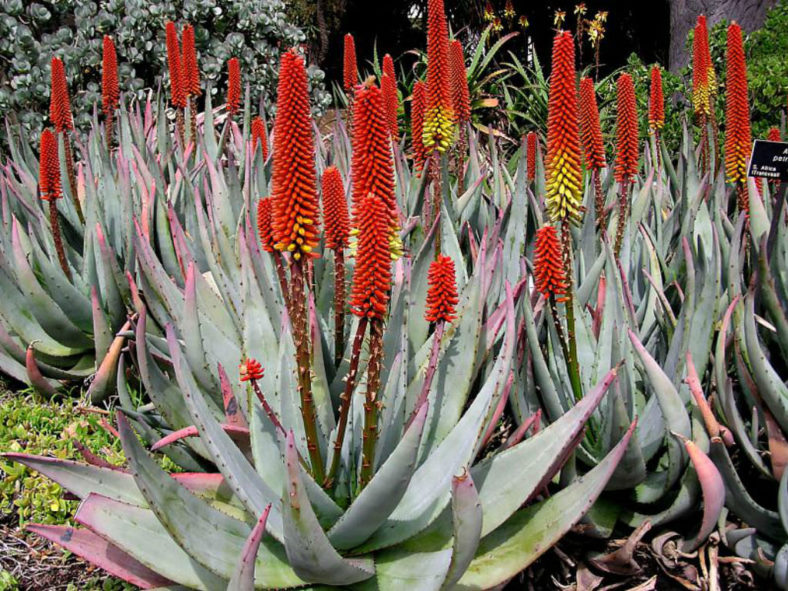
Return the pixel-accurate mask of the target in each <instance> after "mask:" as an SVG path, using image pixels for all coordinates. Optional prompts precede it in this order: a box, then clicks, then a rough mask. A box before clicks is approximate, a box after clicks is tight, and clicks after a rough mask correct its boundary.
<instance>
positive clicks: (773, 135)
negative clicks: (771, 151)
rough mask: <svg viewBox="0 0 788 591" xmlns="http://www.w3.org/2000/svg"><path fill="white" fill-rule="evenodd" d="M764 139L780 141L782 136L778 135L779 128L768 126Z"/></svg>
mask: <svg viewBox="0 0 788 591" xmlns="http://www.w3.org/2000/svg"><path fill="white" fill-rule="evenodd" d="M766 139H767V140H769V141H770V142H781V141H782V138H781V136H780V128H779V127H770V128H769V131H768V132H767V133H766Z"/></svg>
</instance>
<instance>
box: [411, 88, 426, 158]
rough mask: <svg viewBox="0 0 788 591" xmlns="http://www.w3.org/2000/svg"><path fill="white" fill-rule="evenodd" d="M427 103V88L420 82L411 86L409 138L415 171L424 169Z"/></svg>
mask: <svg viewBox="0 0 788 591" xmlns="http://www.w3.org/2000/svg"><path fill="white" fill-rule="evenodd" d="M426 102H427V86H426V85H425V84H424V82H422V81H421V80H416V83H415V84H414V85H413V102H412V104H411V109H410V125H411V130H410V133H411V136H413V164H414V167H415V168H416V170H421V169H422V168H424V163H425V162H426V161H427V150H426V149H425V148H424V138H423V134H424V109H425V106H426Z"/></svg>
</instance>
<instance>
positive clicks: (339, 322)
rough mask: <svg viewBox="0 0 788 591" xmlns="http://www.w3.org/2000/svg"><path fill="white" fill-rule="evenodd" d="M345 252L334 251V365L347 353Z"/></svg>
mask: <svg viewBox="0 0 788 591" xmlns="http://www.w3.org/2000/svg"><path fill="white" fill-rule="evenodd" d="M346 299H347V296H346V289H345V253H344V251H343V250H342V249H341V248H339V249H337V250H335V251H334V366H335V367H339V365H340V363H342V355H344V353H345V301H346Z"/></svg>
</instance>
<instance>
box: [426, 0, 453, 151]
mask: <svg viewBox="0 0 788 591" xmlns="http://www.w3.org/2000/svg"><path fill="white" fill-rule="evenodd" d="M425 107H426V108H425V111H424V130H423V134H422V141H423V142H424V147H425V148H426V149H427V150H437V151H438V152H445V151H446V149H447V148H448V147H449V144H450V143H451V139H452V134H453V131H454V129H453V128H454V109H453V108H452V100H451V88H450V86H449V33H448V28H447V26H446V12H445V11H444V8H443V0H428V2H427V101H426V105H425Z"/></svg>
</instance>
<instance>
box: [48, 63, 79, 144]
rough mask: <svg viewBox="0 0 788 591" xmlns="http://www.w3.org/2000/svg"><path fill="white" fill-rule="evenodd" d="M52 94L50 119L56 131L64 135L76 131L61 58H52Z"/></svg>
mask: <svg viewBox="0 0 788 591" xmlns="http://www.w3.org/2000/svg"><path fill="white" fill-rule="evenodd" d="M51 68H52V92H51V95H50V99H49V119H50V120H51V121H52V125H54V126H55V131H57V132H58V133H62V132H64V131H69V130H72V129H74V120H73V118H72V117H71V99H70V98H69V95H68V82H66V69H65V67H64V66H63V62H62V61H60V58H57V57H53V58H52V64H51Z"/></svg>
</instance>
